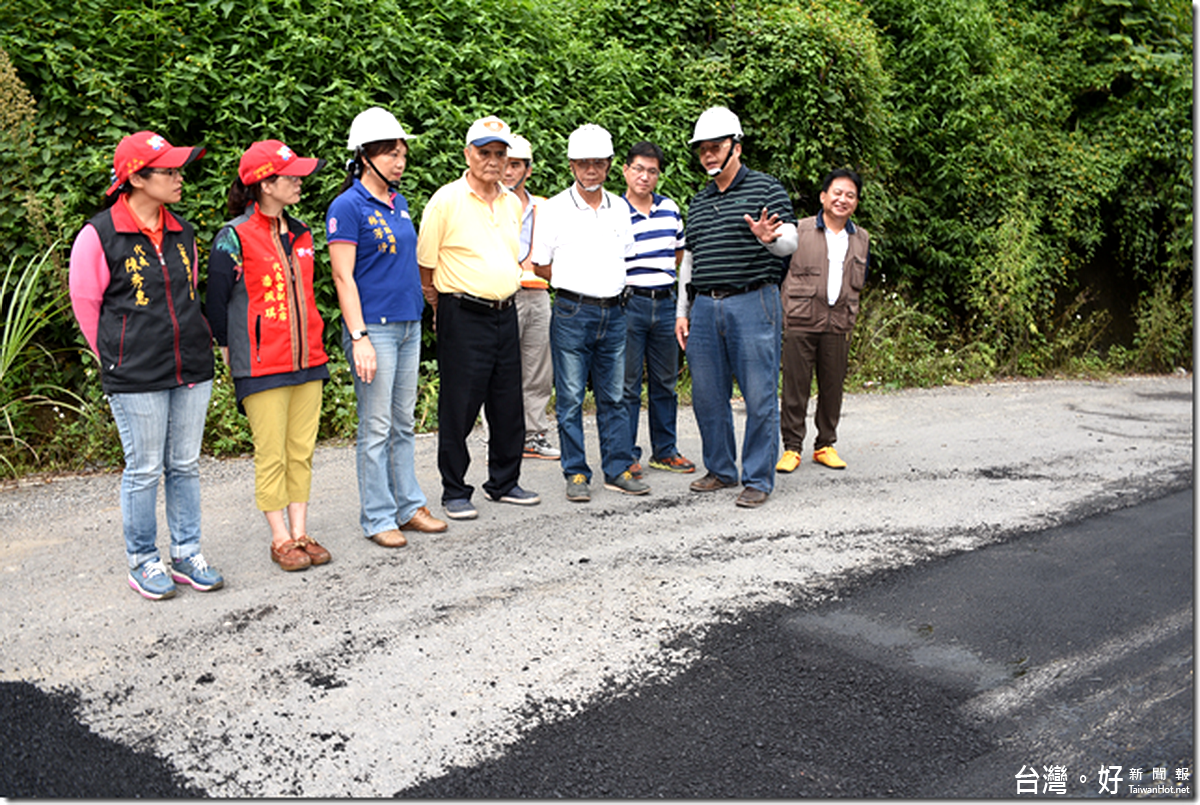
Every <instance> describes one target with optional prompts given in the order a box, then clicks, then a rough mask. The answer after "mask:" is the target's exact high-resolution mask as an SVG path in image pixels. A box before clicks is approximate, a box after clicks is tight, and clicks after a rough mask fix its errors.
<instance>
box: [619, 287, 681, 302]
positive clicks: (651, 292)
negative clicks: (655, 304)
mask: <svg viewBox="0 0 1200 805" xmlns="http://www.w3.org/2000/svg"><path fill="white" fill-rule="evenodd" d="M629 290H630V291H632V292H633V293H635V294H637V295H638V296H645V297H648V298H650V299H667V298H670V297H672V296H674V295H675V286H673V285H660V286H658V287H657V288H643V287H641V286H640V285H630V286H629Z"/></svg>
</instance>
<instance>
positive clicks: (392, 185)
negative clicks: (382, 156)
mask: <svg viewBox="0 0 1200 805" xmlns="http://www.w3.org/2000/svg"><path fill="white" fill-rule="evenodd" d="M358 155H359V156H360V157H362V160H363V162H365V163H367V165H368V166H369V167H370V168H371V170H372V171H373V172H374V174H375V175H376V176H378V177H379V180H380V181H381V182H383V183H384V184H385V185H387V187H388V190H391V191H392V192H393V193H398V192H400V183H399V182H396V181H391V180H389V179H387V178H386V177H385V176H384V175H383V174H382V173H380V172H379V168H377V167H375V163H374V162H372V161H371V158H370V157H369V156H367V153H366V152H365V151H359V152H358Z"/></svg>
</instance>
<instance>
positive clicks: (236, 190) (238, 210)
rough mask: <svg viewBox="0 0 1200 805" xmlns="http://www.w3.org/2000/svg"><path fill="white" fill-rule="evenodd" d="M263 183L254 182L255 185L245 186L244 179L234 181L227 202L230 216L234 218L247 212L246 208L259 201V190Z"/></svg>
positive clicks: (239, 178) (230, 186)
mask: <svg viewBox="0 0 1200 805" xmlns="http://www.w3.org/2000/svg"><path fill="white" fill-rule="evenodd" d="M261 186H262V182H254V183H253V184H249V185H247V184H244V183H243V182H242V177H240V176H239V177H238V178H236V179H234V180H233V184H231V185H229V198H228V199H227V200H226V202H225V206H226V208H227V209H228V210H229V214H230V215H232V216H233V217H234V218H237V217H238V216H239V215H241V214H242V213H244V212H245V211H246V207H247V206H249V205H250V204H251V203H252V202H257V201H258V200H259V195H258V194H259V189H260V187H261Z"/></svg>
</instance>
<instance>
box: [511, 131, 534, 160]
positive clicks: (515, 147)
mask: <svg viewBox="0 0 1200 805" xmlns="http://www.w3.org/2000/svg"><path fill="white" fill-rule="evenodd" d="M508 158H509V159H528V160H530V161H532V160H533V146H532V145H530V144H529V140H526V139H525V138H524V137H522V136H521V135H520V134H514V135H513V136H512V142H511V143H509V145H508Z"/></svg>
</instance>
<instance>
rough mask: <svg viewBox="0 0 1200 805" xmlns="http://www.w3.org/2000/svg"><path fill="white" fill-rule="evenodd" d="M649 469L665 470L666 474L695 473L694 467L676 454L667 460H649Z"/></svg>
mask: <svg viewBox="0 0 1200 805" xmlns="http://www.w3.org/2000/svg"><path fill="white" fill-rule="evenodd" d="M650 468H651V469H655V470H666V471H667V472H685V473H686V472H695V471H696V465H695V464H693V463H692V462H690V461H688V460H687V459H686V458H684V457H683V456H681V455H679V454H678V453H676V454H675V455H673V456H670V457H669V458H652V459H650Z"/></svg>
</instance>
